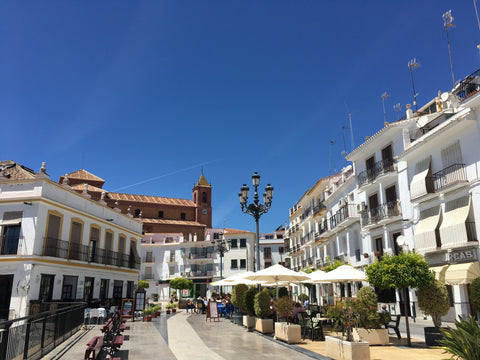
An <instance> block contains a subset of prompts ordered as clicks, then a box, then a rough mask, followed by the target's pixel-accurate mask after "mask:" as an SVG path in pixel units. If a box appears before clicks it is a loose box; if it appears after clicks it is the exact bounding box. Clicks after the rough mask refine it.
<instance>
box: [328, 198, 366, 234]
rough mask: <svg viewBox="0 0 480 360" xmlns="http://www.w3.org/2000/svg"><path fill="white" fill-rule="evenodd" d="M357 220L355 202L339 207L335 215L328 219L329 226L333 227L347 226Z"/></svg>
mask: <svg viewBox="0 0 480 360" xmlns="http://www.w3.org/2000/svg"><path fill="white" fill-rule="evenodd" d="M358 220H359V214H358V212H357V205H355V204H347V205H345V206H343V207H342V208H340V210H338V211H337V212H336V213H335V215H333V216H332V217H331V219H330V225H331V228H332V229H333V228H335V227H336V226H339V225H343V226H347V225H350V224H351V223H353V222H355V221H358Z"/></svg>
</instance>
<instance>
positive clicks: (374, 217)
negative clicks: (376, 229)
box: [362, 200, 402, 227]
mask: <svg viewBox="0 0 480 360" xmlns="http://www.w3.org/2000/svg"><path fill="white" fill-rule="evenodd" d="M401 215H402V211H401V208H400V201H399V200H394V201H390V202H387V203H386V204H383V205H380V206H378V207H376V208H374V209H370V210H367V211H365V212H364V213H362V226H363V227H365V226H369V225H376V224H379V223H386V222H389V220H396V219H397V218H398V217H400V216H401Z"/></svg>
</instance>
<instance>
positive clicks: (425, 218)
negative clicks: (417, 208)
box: [415, 206, 441, 252]
mask: <svg viewBox="0 0 480 360" xmlns="http://www.w3.org/2000/svg"><path fill="white" fill-rule="evenodd" d="M440 215H441V208H440V206H435V207H432V208H429V209H425V210H423V211H421V212H420V220H419V221H418V224H417V226H416V228H415V249H417V250H418V251H421V252H427V251H432V250H435V249H436V248H437V237H436V235H435V230H436V229H437V226H438V222H439V221H440Z"/></svg>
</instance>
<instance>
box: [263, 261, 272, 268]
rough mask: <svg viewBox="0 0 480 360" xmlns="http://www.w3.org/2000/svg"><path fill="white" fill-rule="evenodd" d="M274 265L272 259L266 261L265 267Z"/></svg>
mask: <svg viewBox="0 0 480 360" xmlns="http://www.w3.org/2000/svg"><path fill="white" fill-rule="evenodd" d="M270 266H272V262H271V261H265V266H264V267H265V269H266V268H268V267H270Z"/></svg>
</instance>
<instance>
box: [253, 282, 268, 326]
mask: <svg viewBox="0 0 480 360" xmlns="http://www.w3.org/2000/svg"><path fill="white" fill-rule="evenodd" d="M254 308H255V315H256V316H257V317H259V318H260V319H266V318H268V315H270V295H269V294H268V291H267V290H266V289H263V290H262V291H260V292H259V293H257V294H256V295H255V301H254Z"/></svg>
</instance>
